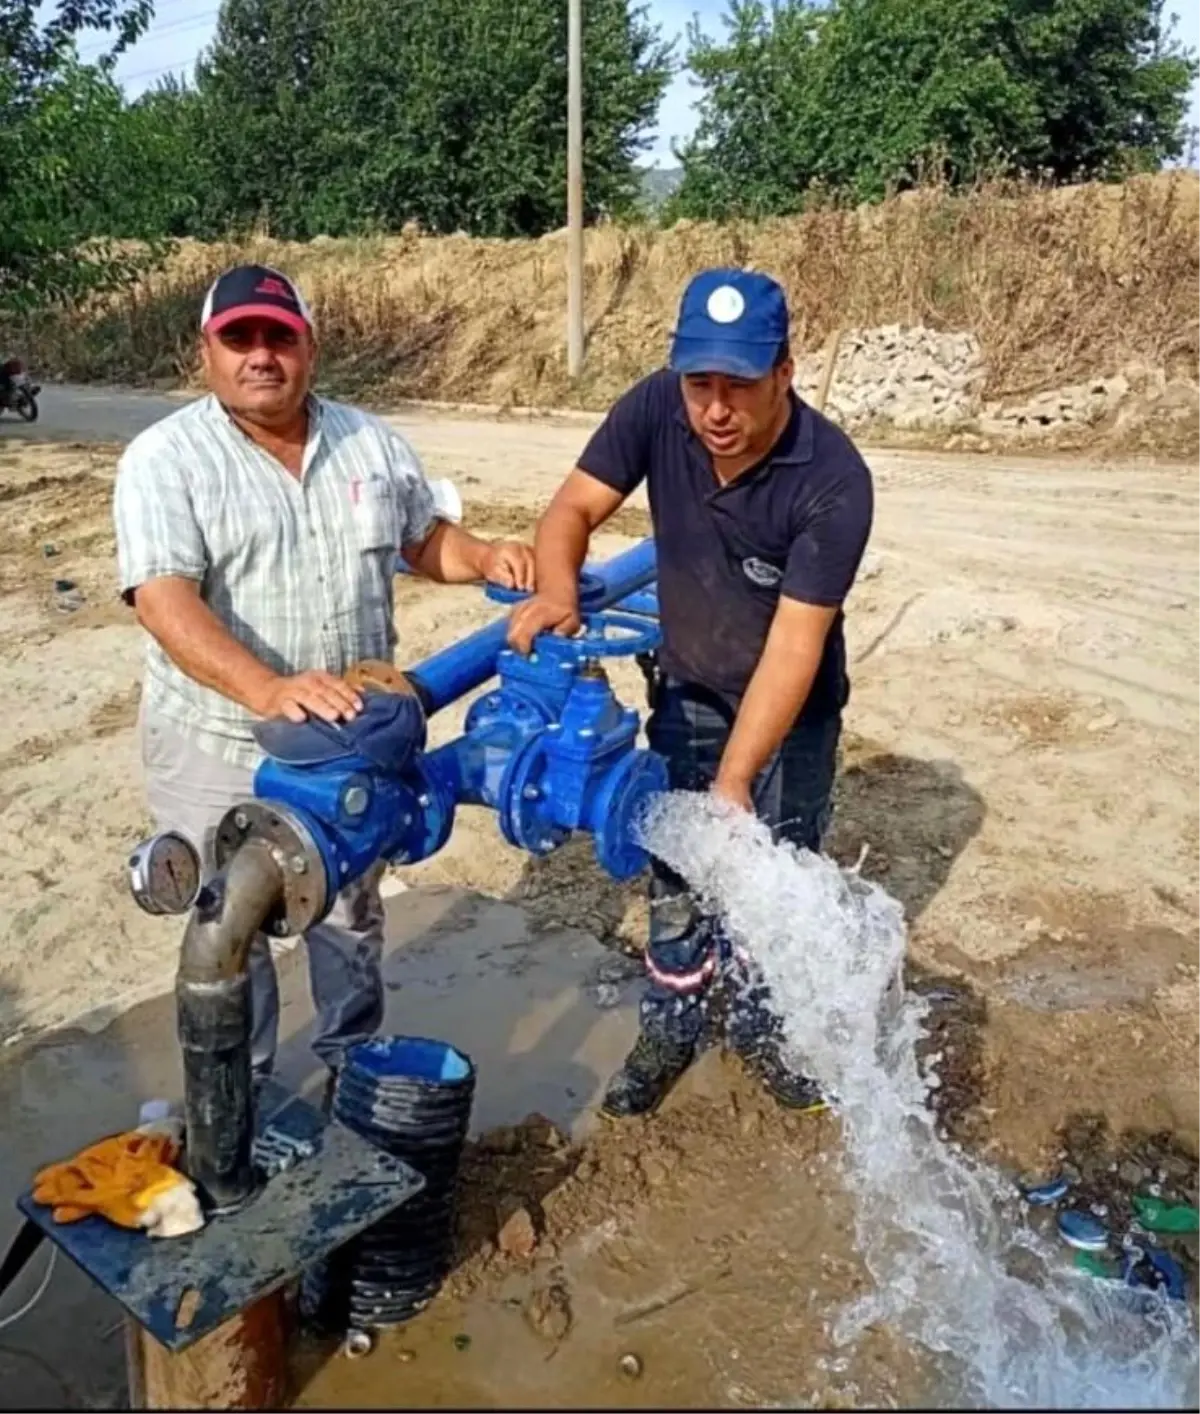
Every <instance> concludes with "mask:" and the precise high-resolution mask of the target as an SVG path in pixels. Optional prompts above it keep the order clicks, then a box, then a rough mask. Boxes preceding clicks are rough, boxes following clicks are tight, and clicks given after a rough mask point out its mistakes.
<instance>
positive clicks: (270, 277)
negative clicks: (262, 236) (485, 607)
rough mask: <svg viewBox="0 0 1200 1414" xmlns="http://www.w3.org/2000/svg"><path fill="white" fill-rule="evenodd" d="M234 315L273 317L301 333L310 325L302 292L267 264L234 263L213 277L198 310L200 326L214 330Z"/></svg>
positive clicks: (236, 317)
mask: <svg viewBox="0 0 1200 1414" xmlns="http://www.w3.org/2000/svg"><path fill="white" fill-rule="evenodd" d="M235 319H273V320H275V322H276V323H277V324H284V325H286V326H287V327H288V328H289V329H295V330H296V332H297V333H300V334H303V333H305V332H311V330H312V327H313V321H312V314H311V312H310V311H309V308H308V305H307V304H305V302H304V297H303V295H301V293H300V291H299V290H298V289H297V288H296V286H295V285H294V284H293V283H292V282H291V280H289V279H288V277H287V276H286V275H284V274H283V273H282V272H281V271H279V270H273V269H272V268H271V267H270V266H269V265H235V266H234V267H233V268H232V269H231V270H226V271H225V273H224V274H223V275H218V276H217V278H216V280H214V281H213V283H212V286H211V287H210V289H209V291H208V294H207V295H206V296H205V299H204V308H203V310H202V311H201V313H200V328H201V330H202V331H204V332H206V333H210V334H215V333H216V332H217V330H218V329H223V328H224V327H225V325H226V324H232V323H233V321H234V320H235Z"/></svg>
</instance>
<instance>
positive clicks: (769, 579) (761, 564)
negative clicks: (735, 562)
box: [742, 555, 783, 589]
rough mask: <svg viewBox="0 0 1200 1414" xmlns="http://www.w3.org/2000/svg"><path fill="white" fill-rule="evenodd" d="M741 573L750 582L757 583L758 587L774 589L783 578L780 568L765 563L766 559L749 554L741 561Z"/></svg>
mask: <svg viewBox="0 0 1200 1414" xmlns="http://www.w3.org/2000/svg"><path fill="white" fill-rule="evenodd" d="M742 573H743V574H744V575H745V576H746V578H747V579H748V580H749V581H750V583H751V584H757V585H758V586H759V588H760V589H774V588H775V586H776V585H777V584H778V583H779V582H780V580H781V579H782V578H783V571H782V570H781V569H776V567H775V566H774V565H769V564H767V562H766V560H760V559H759V558H758V557H757V556H756V555H750V556H749V557H748V558H747V559H744V560H743V561H742Z"/></svg>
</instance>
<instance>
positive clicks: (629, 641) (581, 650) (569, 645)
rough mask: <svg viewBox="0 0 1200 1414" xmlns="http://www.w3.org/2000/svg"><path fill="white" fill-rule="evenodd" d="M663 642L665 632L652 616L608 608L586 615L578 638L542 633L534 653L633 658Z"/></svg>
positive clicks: (578, 658)
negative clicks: (647, 617)
mask: <svg viewBox="0 0 1200 1414" xmlns="http://www.w3.org/2000/svg"><path fill="white" fill-rule="evenodd" d="M613 634H615V635H617V636H615V637H614V636H612V635H613ZM661 641H662V632H661V630H660V629H659V626H658V624H657V623H656V622H655V621H654V620H653V619H646V618H643V617H642V616H641V615H639V614H622V613H620V612H618V611H615V610H612V609H606V610H605V611H604V612H603V613H600V614H584V616H583V632H582V633H580V634H579V635H577V636H576V637H575V638H564V637H562V636H560V635H559V634H556V633H539V634H538V636H537V637H536V638H535V639H534V640H533V648H534V652H535V653H545V654H547V655H548V656H554V657H565V658H570V659H573V660H574V661H575V662H577V663H584V662H587V661H588V659H590V658H633V657H635V656H636V655H637V654H639V653H649V652H650V650H651V649H653V648H657V647H658V645H659V643H660V642H661Z"/></svg>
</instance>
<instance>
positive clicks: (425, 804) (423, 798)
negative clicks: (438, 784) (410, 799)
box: [417, 794, 429, 810]
mask: <svg viewBox="0 0 1200 1414" xmlns="http://www.w3.org/2000/svg"><path fill="white" fill-rule="evenodd" d="M417 804H418V805H419V806H420V807H421V809H422V810H428V809H429V796H428V795H427V794H422V795H419V796H417Z"/></svg>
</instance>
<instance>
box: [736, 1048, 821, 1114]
mask: <svg viewBox="0 0 1200 1414" xmlns="http://www.w3.org/2000/svg"><path fill="white" fill-rule="evenodd" d="M739 1055H741V1057H742V1061H743V1063H744V1064H745V1066H746V1069H747V1070H749V1071H750V1072H751V1074H752V1075H754V1076H756V1077H757V1078H758V1079H759V1080H761V1081H762V1083H763V1085H764V1086H765V1087H766V1089H767V1090H768V1091H769V1092H770V1094H771V1095H772V1096H773V1097H774V1098H775V1100H776V1101H777V1102H778V1103H779V1104H781V1105H783V1106H784V1108H785V1109H789V1110H795V1112H796V1113H797V1114H816V1113H817V1112H818V1111H820V1110H827V1109H828V1108H829V1101H828V1100H827V1099H826V1098H825V1096H824V1095H823V1094H822V1093H821V1087H820V1086H819V1085H818V1084H817V1082H816V1081H815V1080H810V1079H809V1078H808V1076H807V1075H802V1074H801V1073H800V1072H799V1071H798V1070H795V1069H793V1067H792V1066H790V1065H788V1063H787V1062H786V1061H785V1060H784V1059H783V1056H782V1055H781V1054H780V1049H779V1044H778V1042H777V1041H776V1040H774V1039H764V1040H761V1041H759V1042H757V1043H756V1044H755V1045H754V1046H753V1047H751V1048H749V1049H747V1050H742V1051H739Z"/></svg>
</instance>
